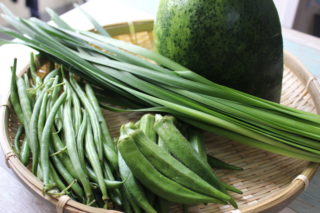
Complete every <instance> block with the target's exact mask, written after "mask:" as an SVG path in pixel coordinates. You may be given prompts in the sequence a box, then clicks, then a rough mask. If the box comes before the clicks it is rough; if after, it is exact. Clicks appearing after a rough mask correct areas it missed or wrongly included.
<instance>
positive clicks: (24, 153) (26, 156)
mask: <svg viewBox="0 0 320 213" xmlns="http://www.w3.org/2000/svg"><path fill="white" fill-rule="evenodd" d="M20 160H21V163H22V164H23V165H25V166H27V165H28V164H29V161H30V148H29V144H28V141H27V138H26V137H25V138H24V140H23V144H22V148H21V152H20Z"/></svg>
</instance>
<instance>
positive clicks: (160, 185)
mask: <svg viewBox="0 0 320 213" xmlns="http://www.w3.org/2000/svg"><path fill="white" fill-rule="evenodd" d="M118 149H119V151H120V153H121V155H122V156H123V159H124V160H125V162H126V164H127V165H128V167H129V168H130V170H131V171H132V173H133V174H134V176H135V177H136V178H138V179H139V180H143V181H142V182H141V183H142V184H143V185H144V186H145V187H147V188H148V189H149V190H150V191H152V192H153V193H155V194H157V195H158V196H160V197H162V198H166V199H168V200H170V201H172V202H176V203H185V204H196V203H211V202H213V203H224V202H221V201H220V200H217V199H215V198H212V197H209V196H206V195H202V194H199V193H197V192H194V191H191V190H190V189H188V188H186V187H184V186H182V185H180V184H178V183H176V182H174V181H173V180H171V179H169V178H167V177H165V176H164V175H163V174H161V173H160V172H159V171H158V170H157V169H155V168H154V167H153V165H152V164H151V163H150V162H149V161H148V160H147V159H146V158H145V157H144V156H143V154H142V153H141V152H140V151H139V149H138V147H137V146H136V144H135V142H134V140H133V139H132V137H124V138H122V139H120V140H119V142H118Z"/></svg>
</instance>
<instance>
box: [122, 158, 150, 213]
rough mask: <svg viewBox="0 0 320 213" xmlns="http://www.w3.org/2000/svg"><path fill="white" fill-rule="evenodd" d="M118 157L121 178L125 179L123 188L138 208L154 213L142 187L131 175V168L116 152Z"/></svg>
mask: <svg viewBox="0 0 320 213" xmlns="http://www.w3.org/2000/svg"><path fill="white" fill-rule="evenodd" d="M118 157H119V172H120V175H121V177H122V179H124V180H125V182H124V187H125V189H126V190H127V191H128V193H129V194H130V196H131V197H132V198H133V200H134V202H136V203H137V204H138V206H139V207H140V208H142V209H143V210H144V211H146V212H149V213H152V212H154V213H155V212H156V210H154V209H153V207H152V206H151V205H150V203H149V202H148V200H147V197H146V195H145V193H144V191H143V189H142V187H141V186H140V184H139V183H138V182H137V180H136V179H135V177H133V174H132V172H131V170H130V169H129V168H128V166H127V164H126V162H125V161H124V160H123V158H122V156H121V154H120V153H118Z"/></svg>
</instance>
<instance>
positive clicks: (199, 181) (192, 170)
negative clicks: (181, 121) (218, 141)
mask: <svg viewBox="0 0 320 213" xmlns="http://www.w3.org/2000/svg"><path fill="white" fill-rule="evenodd" d="M175 123H176V121H175V119H174V118H173V117H171V116H161V115H159V114H157V115H155V116H154V115H152V114H146V115H144V116H142V118H141V119H140V120H139V121H137V122H136V123H133V122H129V123H127V124H125V125H122V127H121V129H120V137H119V140H118V143H117V145H118V150H119V153H118V156H119V165H120V175H121V177H122V178H124V177H127V180H126V181H125V183H124V188H125V190H126V191H127V193H128V195H131V197H132V198H131V200H130V199H129V200H128V203H129V205H128V207H127V208H128V209H127V211H128V212H129V211H131V212H137V210H136V209H137V208H140V209H141V210H144V211H146V212H168V209H169V206H170V204H171V203H180V204H183V205H184V209H187V206H189V205H193V204H199V203H218V204H227V203H230V204H231V205H233V206H234V207H235V208H237V204H236V202H235V201H234V199H233V198H232V197H231V196H230V195H229V194H228V191H232V192H235V193H240V194H241V193H242V192H241V191H240V190H238V189H236V188H235V187H233V186H231V185H228V184H226V183H223V182H222V181H220V180H219V178H218V177H217V176H216V175H215V174H214V172H213V170H212V168H211V167H210V166H213V167H217V168H220V169H231V170H242V169H241V168H239V167H236V166H233V165H230V164H227V163H225V162H223V161H221V160H219V159H217V158H215V157H213V156H211V155H207V153H206V150H205V146H204V142H203V140H202V137H201V132H200V131H199V130H197V129H195V128H194V127H192V128H191V129H189V128H190V127H187V128H188V130H186V131H183V130H180V129H178V128H177V127H176V125H175ZM177 126H179V125H177ZM180 126H181V125H180ZM184 127H185V126H182V129H183V128H184ZM184 129H185V128H184ZM181 132H184V134H182V133H181ZM209 162H210V164H209ZM143 188H145V190H143ZM137 198H139V199H137ZM130 207H131V208H130ZM141 210H140V211H141ZM127 211H126V212H127Z"/></svg>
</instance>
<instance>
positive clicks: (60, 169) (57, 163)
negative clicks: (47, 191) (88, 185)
mask: <svg viewBox="0 0 320 213" xmlns="http://www.w3.org/2000/svg"><path fill="white" fill-rule="evenodd" d="M50 150H51V151H53V147H50ZM51 160H52V162H53V164H54V166H55V168H56V169H57V171H58V172H59V174H60V175H61V176H62V177H63V179H64V180H65V181H66V182H67V183H68V184H71V183H72V181H74V179H75V178H74V177H73V176H72V175H71V174H70V173H69V171H68V170H67V169H66V168H65V167H64V165H63V163H62V162H61V161H60V160H59V158H58V157H57V156H51ZM71 189H72V190H73V191H74V192H75V194H76V195H77V196H79V198H80V199H82V200H84V199H83V198H84V194H83V190H82V188H81V186H80V185H79V184H78V183H75V184H73V185H72V187H71Z"/></svg>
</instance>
